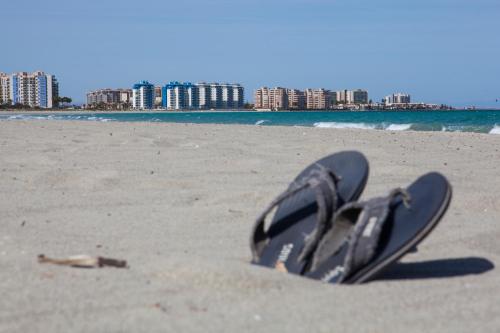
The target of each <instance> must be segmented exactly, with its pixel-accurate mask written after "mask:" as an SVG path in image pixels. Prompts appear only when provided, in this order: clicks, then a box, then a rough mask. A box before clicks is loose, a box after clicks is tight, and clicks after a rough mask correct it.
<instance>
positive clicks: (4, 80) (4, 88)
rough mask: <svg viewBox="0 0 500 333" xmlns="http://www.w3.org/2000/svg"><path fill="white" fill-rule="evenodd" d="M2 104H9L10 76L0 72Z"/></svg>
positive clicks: (0, 100) (0, 101)
mask: <svg viewBox="0 0 500 333" xmlns="http://www.w3.org/2000/svg"><path fill="white" fill-rule="evenodd" d="M2 104H11V101H10V78H9V76H8V75H7V74H5V73H2V72H0V105H2Z"/></svg>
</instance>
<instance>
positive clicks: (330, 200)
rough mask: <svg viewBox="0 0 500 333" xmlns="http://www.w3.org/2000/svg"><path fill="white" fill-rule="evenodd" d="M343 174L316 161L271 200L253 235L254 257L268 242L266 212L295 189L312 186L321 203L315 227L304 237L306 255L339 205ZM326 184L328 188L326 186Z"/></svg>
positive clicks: (304, 254)
mask: <svg viewBox="0 0 500 333" xmlns="http://www.w3.org/2000/svg"><path fill="white" fill-rule="evenodd" d="M338 180H340V178H339V177H338V176H337V175H335V173H334V172H333V171H332V170H329V169H327V168H325V167H324V166H323V165H321V164H316V168H314V169H313V170H312V171H311V172H310V174H309V175H308V176H306V177H304V178H302V179H301V180H300V181H297V182H293V183H292V184H291V185H290V187H289V188H288V189H287V190H286V191H285V192H283V193H282V194H280V195H279V196H278V197H277V198H276V199H274V200H273V201H272V202H271V204H270V205H269V206H268V207H267V208H266V209H265V210H264V211H263V212H262V213H261V214H260V216H259V217H258V218H257V220H256V222H255V225H254V228H253V231H252V234H251V239H250V248H251V250H252V257H253V261H254V262H257V261H258V260H259V258H260V256H261V254H262V251H263V250H264V248H265V246H266V245H267V244H268V242H269V235H268V231H267V230H265V228H264V226H265V221H266V217H267V215H268V214H269V213H270V212H271V211H272V210H273V209H274V208H275V207H277V206H279V205H280V204H281V203H282V202H283V201H285V200H286V199H288V198H290V197H291V196H293V195H295V194H296V193H298V192H300V191H302V190H304V189H306V188H311V189H313V190H314V192H315V195H316V203H317V206H318V211H317V222H316V227H315V229H314V231H313V232H312V233H311V234H309V235H308V236H307V237H306V239H305V244H304V248H303V249H302V251H301V254H300V256H299V258H298V260H299V261H301V260H303V259H305V258H307V257H308V256H309V255H310V254H311V253H312V251H313V250H314V248H315V247H316V245H317V243H318V241H319V239H320V237H321V235H322V234H323V232H324V229H325V227H326V224H327V222H328V218H329V216H330V214H331V213H332V212H333V211H334V210H335V209H336V208H337V202H338V198H337V186H336V183H337V181H338ZM323 185H326V188H325V186H323Z"/></svg>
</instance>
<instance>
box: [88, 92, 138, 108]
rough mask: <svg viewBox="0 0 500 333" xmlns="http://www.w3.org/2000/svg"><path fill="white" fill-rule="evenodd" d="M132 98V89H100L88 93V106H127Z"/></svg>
mask: <svg viewBox="0 0 500 333" xmlns="http://www.w3.org/2000/svg"><path fill="white" fill-rule="evenodd" d="M131 99H132V89H98V90H94V91H90V92H88V93H87V107H89V108H94V107H104V108H110V109H112V108H116V109H123V108H127V107H128V106H129V104H130V101H131Z"/></svg>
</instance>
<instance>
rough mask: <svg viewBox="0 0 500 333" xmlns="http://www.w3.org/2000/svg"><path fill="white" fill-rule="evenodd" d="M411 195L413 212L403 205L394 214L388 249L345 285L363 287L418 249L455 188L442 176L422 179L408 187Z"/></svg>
mask: <svg viewBox="0 0 500 333" xmlns="http://www.w3.org/2000/svg"><path fill="white" fill-rule="evenodd" d="M408 192H409V193H410V195H411V197H412V202H411V206H410V209H408V208H406V207H405V206H404V205H403V204H402V203H400V204H399V205H398V207H397V208H396V209H395V210H394V211H393V213H392V214H391V215H392V216H391V217H392V219H393V221H392V226H391V228H390V229H389V230H388V231H387V234H386V236H385V237H386V238H387V240H386V244H385V246H384V249H383V250H382V251H381V253H380V254H379V255H377V256H376V257H375V258H374V260H373V261H372V262H371V263H369V264H368V265H367V266H366V267H365V268H363V269H361V270H359V271H358V272H356V273H354V275H353V276H352V277H350V278H348V279H347V281H346V282H345V283H347V284H360V283H363V282H366V281H368V280H371V279H373V278H374V277H375V276H377V275H378V274H380V273H382V272H383V270H384V269H385V268H387V267H388V266H390V264H392V263H394V262H396V261H397V260H398V259H400V258H401V257H402V256H404V255H405V254H406V253H408V252H410V251H411V250H412V249H413V248H415V247H416V246H417V245H418V244H419V243H420V242H421V241H422V240H424V239H425V238H426V237H427V236H428V235H429V233H430V232H431V231H432V230H433V229H434V228H435V227H436V225H437V224H438V222H439V221H440V220H441V218H442V217H443V215H444V214H445V212H446V210H447V209H448V206H449V204H450V201H451V197H452V190H451V185H450V184H449V182H448V181H447V180H446V178H445V177H444V176H442V175H441V174H439V173H429V174H426V175H424V176H422V177H421V178H419V179H418V180H417V181H415V183H413V184H412V185H411V186H410V187H409V188H408ZM429 201H430V203H429ZM426 206H427V207H426ZM388 222H389V221H388ZM411 223H413V225H412V224H411Z"/></svg>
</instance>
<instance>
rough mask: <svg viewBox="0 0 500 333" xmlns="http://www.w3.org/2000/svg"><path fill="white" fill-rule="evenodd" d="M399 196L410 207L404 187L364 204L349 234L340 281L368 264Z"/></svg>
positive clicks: (408, 196)
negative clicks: (395, 199) (394, 202)
mask: <svg viewBox="0 0 500 333" xmlns="http://www.w3.org/2000/svg"><path fill="white" fill-rule="evenodd" d="M397 196H401V197H402V199H403V203H404V205H405V206H407V207H409V202H410V201H411V197H410V194H409V193H408V192H407V191H406V190H405V189H402V188H397V189H394V190H392V191H391V193H390V194H389V195H388V196H387V197H382V198H374V199H372V200H369V201H367V202H365V203H364V204H363V209H362V211H361V213H360V214H359V216H358V219H357V221H356V225H355V227H354V230H353V232H352V234H351V235H350V236H349V247H348V249H347V254H346V258H345V261H344V271H343V274H342V277H341V278H340V281H338V282H342V281H344V280H345V279H346V278H347V277H349V275H350V274H351V273H353V272H355V271H356V270H357V269H358V268H360V267H362V266H364V265H366V264H367V263H368V262H369V261H370V260H371V259H372V258H373V256H374V255H375V251H376V249H377V246H378V244H379V241H380V235H381V233H382V228H383V226H384V224H385V222H386V221H387V217H388V215H389V212H390V209H391V204H392V203H393V200H394V198H396V197H397Z"/></svg>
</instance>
